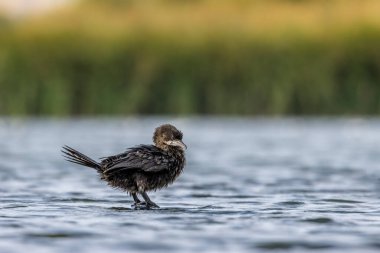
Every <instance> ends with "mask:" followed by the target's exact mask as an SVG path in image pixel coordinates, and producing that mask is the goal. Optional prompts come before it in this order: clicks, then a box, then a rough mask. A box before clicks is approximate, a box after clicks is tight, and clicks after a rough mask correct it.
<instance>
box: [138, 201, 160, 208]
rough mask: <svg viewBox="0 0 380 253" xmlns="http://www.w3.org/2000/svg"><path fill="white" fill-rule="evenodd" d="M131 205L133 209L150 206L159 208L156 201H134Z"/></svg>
mask: <svg viewBox="0 0 380 253" xmlns="http://www.w3.org/2000/svg"><path fill="white" fill-rule="evenodd" d="M132 207H133V208H134V209H151V208H160V207H159V206H158V205H157V204H156V203H154V202H148V203H147V202H135V203H134V204H132Z"/></svg>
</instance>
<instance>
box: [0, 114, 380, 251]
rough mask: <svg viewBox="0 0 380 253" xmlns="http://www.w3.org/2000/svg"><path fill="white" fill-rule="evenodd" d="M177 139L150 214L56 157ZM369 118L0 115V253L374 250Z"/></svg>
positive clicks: (373, 142)
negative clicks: (171, 166) (174, 174)
mask: <svg viewBox="0 0 380 253" xmlns="http://www.w3.org/2000/svg"><path fill="white" fill-rule="evenodd" d="M163 122H172V123H174V124H175V125H176V126H178V128H180V129H181V130H182V131H183V132H184V141H185V143H186V144H187V145H188V147H189V149H188V151H187V160H188V162H187V167H186V168H185V172H184V174H183V175H182V176H181V177H180V178H179V180H178V181H177V182H176V183H175V184H174V185H172V186H171V187H169V188H168V189H164V190H161V191H159V192H155V193H151V198H152V199H153V200H154V201H155V202H156V203H158V204H159V205H160V206H161V208H160V209H158V210H133V209H131V204H132V201H131V198H130V197H129V196H128V195H127V194H125V193H123V192H120V191H117V190H113V189H110V188H109V187H108V186H106V184H105V183H104V182H102V181H100V180H99V179H98V177H97V175H96V173H95V171H93V170H91V169H89V168H83V167H80V166H77V165H75V164H70V163H68V162H66V161H64V160H63V158H62V157H61V154H60V151H59V150H60V147H61V146H62V145H64V144H68V145H70V146H73V147H75V148H77V149H79V150H80V151H82V152H84V153H86V154H88V155H90V156H93V157H102V156H106V155H111V154H114V153H118V152H121V151H123V150H124V149H125V148H126V147H129V146H133V145H135V144H140V143H150V142H151V134H152V131H153V129H154V127H155V126H157V125H158V124H160V123H163ZM379 169H380V121H378V120H362V119H255V120H246V119H233V118H232V119H202V118H190V119H180V120H178V119H177V120H172V119H168V118H147V119H82V120H43V119H39V120H32V119H30V120H15V119H2V120H0V180H1V181H0V182H1V183H0V252H1V253H3V252H4V253H13V252H25V250H28V251H30V252H39V253H43V252H89V253H90V252H91V253H96V252H136V251H146V252H148V251H151V252H194V251H197V252H221V251H222V252H223V251H229V252H254V251H258V252H259V251H263V252H268V251H270V252H273V251H286V252H307V251H315V250H319V251H323V252H342V251H343V250H344V251H345V252H379V251H380V176H379V175H380V173H379V172H380V170H379Z"/></svg>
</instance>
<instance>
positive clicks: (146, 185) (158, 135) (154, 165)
mask: <svg viewBox="0 0 380 253" xmlns="http://www.w3.org/2000/svg"><path fill="white" fill-rule="evenodd" d="M182 137H183V135H182V132H181V131H179V130H178V129H177V128H175V127H174V126H172V125H170V124H165V125H162V126H160V127H158V128H156V129H155V132H154V135H153V142H154V145H139V146H136V147H132V148H129V149H128V150H127V151H125V152H123V153H121V154H118V155H114V156H109V157H104V158H102V160H101V161H100V163H99V162H96V161H94V160H93V159H91V158H89V157H88V156H86V155H84V154H82V153H80V152H79V151H77V150H75V149H73V148H71V147H69V146H64V147H63V150H62V152H63V153H64V156H65V158H66V159H67V160H68V161H70V162H73V163H76V164H80V165H83V166H86V167H91V168H94V169H96V170H97V171H98V173H99V174H100V177H101V179H102V180H104V181H106V182H108V184H109V185H110V186H112V187H116V188H120V189H123V190H125V191H127V192H129V193H130V194H131V195H132V197H133V199H134V201H135V206H136V207H137V206H140V205H146V206H147V207H158V206H157V205H156V204H155V203H154V202H153V201H151V200H150V199H149V197H148V195H147V193H146V192H147V191H152V190H158V189H161V188H163V187H166V186H168V185H169V184H171V183H173V182H174V180H175V179H176V178H177V177H178V176H179V175H180V174H181V172H182V170H183V168H184V165H185V153H184V150H185V149H186V145H185V144H184V143H183V142H182ZM137 194H141V195H142V197H143V198H144V200H145V202H141V201H140V200H139V198H138V196H137Z"/></svg>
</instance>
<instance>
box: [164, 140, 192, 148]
mask: <svg viewBox="0 0 380 253" xmlns="http://www.w3.org/2000/svg"><path fill="white" fill-rule="evenodd" d="M165 143H166V144H167V145H170V146H176V147H180V148H181V149H182V150H185V149H187V146H186V145H185V143H183V142H182V141H181V140H174V141H167V142H165Z"/></svg>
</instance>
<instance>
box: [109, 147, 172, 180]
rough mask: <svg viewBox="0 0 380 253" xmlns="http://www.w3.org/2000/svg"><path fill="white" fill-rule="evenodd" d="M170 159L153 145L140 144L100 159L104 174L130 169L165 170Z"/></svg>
mask: <svg viewBox="0 0 380 253" xmlns="http://www.w3.org/2000/svg"><path fill="white" fill-rule="evenodd" d="M169 162H170V159H169V157H168V155H167V154H166V153H164V152H163V151H162V150H160V149H158V148H157V147H155V146H153V145H140V146H137V147H134V148H131V149H129V150H127V151H126V152H124V153H122V154H119V155H116V156H110V157H106V158H105V159H104V160H103V161H102V165H103V166H104V168H105V170H104V174H106V175H112V174H115V173H121V172H130V171H131V170H142V171H146V172H158V171H162V170H166V169H167V168H168V164H169Z"/></svg>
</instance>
